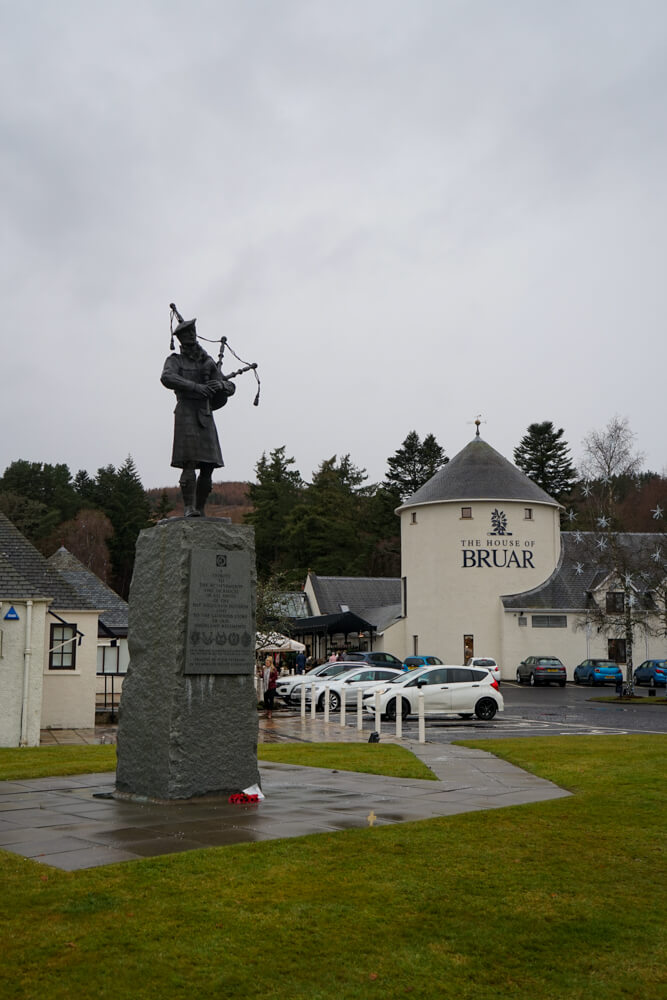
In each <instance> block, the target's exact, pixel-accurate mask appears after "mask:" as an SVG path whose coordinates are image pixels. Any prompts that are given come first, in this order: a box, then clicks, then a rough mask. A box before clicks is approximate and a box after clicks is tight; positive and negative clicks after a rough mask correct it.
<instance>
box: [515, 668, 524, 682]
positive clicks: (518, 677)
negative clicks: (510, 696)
mask: <svg viewBox="0 0 667 1000" xmlns="http://www.w3.org/2000/svg"><path fill="white" fill-rule="evenodd" d="M516 682H517V684H523V677H522V676H521V671H520V670H517V672H516Z"/></svg>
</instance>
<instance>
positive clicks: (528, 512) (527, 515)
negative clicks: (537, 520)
mask: <svg viewBox="0 0 667 1000" xmlns="http://www.w3.org/2000/svg"><path fill="white" fill-rule="evenodd" d="M523 518H524V521H532V520H533V508H532V507H524V508H523Z"/></svg>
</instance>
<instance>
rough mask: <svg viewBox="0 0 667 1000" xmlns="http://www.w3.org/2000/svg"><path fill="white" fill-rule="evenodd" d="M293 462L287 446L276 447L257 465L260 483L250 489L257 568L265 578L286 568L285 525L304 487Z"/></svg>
mask: <svg viewBox="0 0 667 1000" xmlns="http://www.w3.org/2000/svg"><path fill="white" fill-rule="evenodd" d="M293 465H294V459H293V458H287V457H286V456H285V445H282V446H281V447H280V448H274V450H273V451H272V452H271V453H270V454H269V457H268V458H267V457H266V453H264V454H262V457H261V458H260V460H259V462H258V463H257V465H256V466H255V474H256V476H257V482H256V483H251V484H250V486H249V488H248V497H249V499H250V503H251V504H252V505H253V510H252V511H251V512H250V513H249V514H247V515H246V518H245V520H246V521H247V522H248V523H249V524H252V525H253V526H254V528H255V553H256V558H257V571H258V574H259V576H260V577H261V578H262V579H266V578H268V577H269V576H270V575H271V574H272V573H276V572H279V571H280V570H282V569H283V568H284V564H285V558H286V552H287V549H286V543H285V538H284V531H285V525H286V522H287V518H288V516H289V514H290V512H291V511H292V509H293V508H294V506H295V505H296V504H297V503H298V501H299V498H300V496H301V492H302V490H303V486H304V483H303V480H302V479H301V474H300V473H299V472H298V471H297V470H296V469H293V468H291V466H293Z"/></svg>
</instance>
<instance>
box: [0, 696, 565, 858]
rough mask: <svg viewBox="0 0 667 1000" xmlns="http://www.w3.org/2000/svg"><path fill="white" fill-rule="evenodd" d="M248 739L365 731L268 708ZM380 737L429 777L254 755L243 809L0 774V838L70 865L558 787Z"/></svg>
mask: <svg viewBox="0 0 667 1000" xmlns="http://www.w3.org/2000/svg"><path fill="white" fill-rule="evenodd" d="M43 736H44V742H45V743H46V745H49V744H55V743H68V744H70V743H76V742H77V740H78V742H79V743H95V742H97V743H99V742H101V741H102V740H104V742H113V741H114V740H115V727H111V726H109V727H105V729H104V731H103V732H102V733H101V735H100V732H99V731H95V730H84V731H77V730H68V731H66V732H64V731H62V732H60V733H58V732H57V731H53V730H50V731H48V732H47V733H45V734H43ZM260 739H261V740H263V741H264V742H346V743H347V742H353V743H357V742H364V743H365V742H366V739H367V737H366V736H365V735H364V734H363V733H360V732H358V731H357V730H356V729H355V728H353V727H351V726H345V727H341V726H340V725H336V724H334V723H324V722H323V721H321V720H320V719H317V718H316V719H312V718H308V719H307V720H301V719H300V718H298V717H294V716H293V715H292V716H283V717H281V716H280V714H279V713H274V718H273V719H272V720H266V719H261V720H260ZM382 739H383V741H384V742H385V743H387V742H396V743H398V744H399V745H402V746H405V747H407V748H408V749H409V750H411V751H412V752H413V753H414V754H415V755H416V756H417V757H418V758H419V759H420V760H422V761H423V762H424V763H425V764H426V766H427V767H429V768H430V769H431V770H432V771H433V773H434V775H435V776H436V778H437V779H438V780H437V781H421V780H419V779H414V778H387V777H383V776H381V775H370V774H358V773H355V772H351V771H338V770H328V769H323V768H313V767H299V766H297V765H293V764H280V763H276V762H263V763H261V764H260V772H261V779H262V789H263V791H264V794H265V796H266V798H265V799H264V800H263V801H262V802H260V803H258V804H253V805H248V804H246V805H232V804H230V803H229V802H227V801H226V800H223V799H206V800H203V801H197V802H172V803H168V804H165V805H162V804H156V803H151V802H131V801H129V802H128V801H126V800H116V799H113V798H109V797H105V796H108V795H109V794H110V793H112V792H113V788H114V783H115V775H114V774H113V773H109V774H87V775H76V776H73V777H62V776H57V777H51V778H37V779H34V780H21V781H7V782H0V845H1V846H2V848H3V849H4V850H8V851H11V852H13V853H15V854H18V855H21V856H23V857H26V858H32V859H33V860H34V861H36V862H39V863H40V864H45V865H50V866H53V867H55V868H60V869H62V870H65V871H76V870H78V869H83V868H93V867H98V866H101V865H108V864H114V863H120V862H128V861H139V860H142V859H144V858H147V857H155V856H158V855H164V854H174V853H180V852H182V851H188V850H195V849H198V848H202V847H224V846H228V845H231V844H240V843H254V842H259V841H264V840H273V839H278V838H284V837H288V838H289V837H302V836H305V835H307V834H316V833H335V832H340V831H344V830H349V829H354V828H357V829H359V828H364V827H368V826H370V825H373V826H376V825H377V826H386V825H389V824H393V823H402V822H409V821H411V820H423V819H433V818H435V817H443V816H453V815H456V814H457V813H462V812H475V811H479V810H483V809H498V808H503V807H507V806H517V805H523V804H528V803H533V802H541V801H547V800H550V799H555V798H562V797H564V796H566V795H568V794H569V793H568V792H566V791H564V790H563V789H561V788H558V787H557V786H556V785H553V784H552V783H551V782H548V781H544V780H542V779H541V778H537V777H536V776H535V775H531V774H528V773H527V772H525V771H522V770H521V769H520V768H517V767H514V766H513V765H511V764H508V763H507V762H506V761H501V760H498V758H496V757H493V756H492V755H491V754H489V753H486V752H485V751H483V750H470V749H467V748H465V747H456V746H453V745H447V746H446V747H445V746H443V745H442V744H429V743H425V744H422V743H418V742H416V741H415V740H414V739H404V740H397V739H396V738H395V737H391V736H386V737H385V736H383V737H382ZM97 796H103V797H102V798H98V797H97Z"/></svg>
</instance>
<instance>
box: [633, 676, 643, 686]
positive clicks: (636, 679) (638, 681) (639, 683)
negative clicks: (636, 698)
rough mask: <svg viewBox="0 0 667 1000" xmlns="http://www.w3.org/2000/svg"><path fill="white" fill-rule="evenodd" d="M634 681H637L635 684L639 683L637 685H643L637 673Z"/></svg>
mask: <svg viewBox="0 0 667 1000" xmlns="http://www.w3.org/2000/svg"><path fill="white" fill-rule="evenodd" d="M634 681H635V684H636V685H637V687H641V686H642V682H641V681H640V680H639V678H638V677H637V674H635V677H634Z"/></svg>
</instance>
